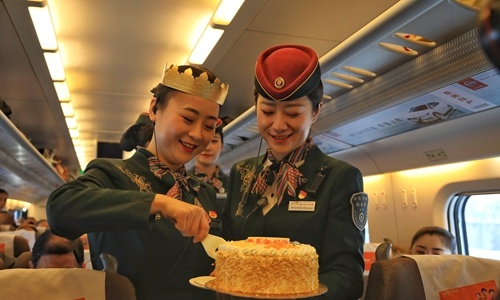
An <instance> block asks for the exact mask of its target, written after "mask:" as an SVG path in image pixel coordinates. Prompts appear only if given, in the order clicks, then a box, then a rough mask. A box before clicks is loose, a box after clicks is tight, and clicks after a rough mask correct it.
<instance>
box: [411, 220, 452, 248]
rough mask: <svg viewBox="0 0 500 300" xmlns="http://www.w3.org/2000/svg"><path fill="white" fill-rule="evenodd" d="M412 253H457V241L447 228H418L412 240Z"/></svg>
mask: <svg viewBox="0 0 500 300" xmlns="http://www.w3.org/2000/svg"><path fill="white" fill-rule="evenodd" d="M408 252H409V253H410V254H414V255H418V254H432V255H446V254H457V241H456V239H455V237H454V236H453V235H452V234H451V233H450V232H449V231H448V230H446V229H444V228H441V227H438V226H427V227H423V228H421V229H420V230H418V231H417V232H416V233H415V235H414V236H413V238H412V240H411V246H410V249H409V251H408Z"/></svg>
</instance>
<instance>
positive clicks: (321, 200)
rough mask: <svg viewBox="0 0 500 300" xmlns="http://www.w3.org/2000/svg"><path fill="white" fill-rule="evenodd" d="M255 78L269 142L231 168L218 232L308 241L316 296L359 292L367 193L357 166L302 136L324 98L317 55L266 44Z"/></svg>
mask: <svg viewBox="0 0 500 300" xmlns="http://www.w3.org/2000/svg"><path fill="white" fill-rule="evenodd" d="M254 83H255V89H256V94H255V100H256V112H257V126H258V130H259V133H260V135H261V136H262V137H263V138H264V140H265V141H266V142H267V145H268V146H269V148H268V149H267V151H266V153H265V154H264V155H262V156H259V157H256V158H250V159H246V160H243V161H241V162H239V163H236V164H235V165H234V166H233V167H232V168H231V173H230V179H229V187H228V193H227V202H226V207H225V209H224V216H223V230H224V237H225V238H226V240H241V239H246V238H247V237H249V236H269V237H288V238H290V241H297V242H300V243H304V244H310V245H312V246H314V247H315V248H316V251H317V253H318V255H319V264H320V265H319V282H320V283H322V284H325V285H326V286H327V287H328V292H327V293H326V294H324V295H322V296H321V299H336V300H355V299H359V298H360V297H361V294H362V293H363V269H364V260H363V246H364V241H365V225H366V218H367V202H368V197H367V195H366V194H365V193H363V177H362V175H361V172H360V171H359V170H358V169H357V168H355V167H353V166H352V165H350V164H347V163H346V162H343V161H340V160H336V159H334V158H332V157H329V156H327V155H325V154H324V153H323V152H321V150H320V149H319V148H318V147H317V146H316V145H315V144H314V142H313V140H312V138H310V136H309V135H310V131H311V126H312V124H313V123H314V122H315V121H316V120H317V118H318V116H319V113H320V111H321V107H322V105H323V84H322V82H321V71H320V66H319V62H318V57H317V55H316V53H315V52H314V50H312V49H311V48H309V47H305V46H300V45H282V46H275V47H272V48H269V49H267V50H265V51H264V52H263V53H261V55H260V56H259V58H258V60H257V63H256V69H255V80H254ZM339 113H341V112H339ZM304 208H305V209H304ZM215 275H216V276H217V274H215Z"/></svg>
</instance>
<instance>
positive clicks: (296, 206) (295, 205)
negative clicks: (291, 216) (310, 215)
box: [288, 201, 316, 211]
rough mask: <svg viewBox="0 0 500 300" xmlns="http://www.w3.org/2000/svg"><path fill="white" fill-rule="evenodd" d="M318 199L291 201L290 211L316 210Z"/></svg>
mask: <svg viewBox="0 0 500 300" xmlns="http://www.w3.org/2000/svg"><path fill="white" fill-rule="evenodd" d="M315 207H316V201H290V202H288V211H314V209H315Z"/></svg>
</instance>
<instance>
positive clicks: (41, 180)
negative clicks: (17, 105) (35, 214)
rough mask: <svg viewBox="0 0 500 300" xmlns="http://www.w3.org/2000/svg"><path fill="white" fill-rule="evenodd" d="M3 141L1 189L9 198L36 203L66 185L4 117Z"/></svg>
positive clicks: (0, 148) (0, 115)
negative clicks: (63, 184)
mask: <svg viewBox="0 0 500 300" xmlns="http://www.w3.org/2000/svg"><path fill="white" fill-rule="evenodd" d="M0 140H1V141H2V142H1V143H0V187H1V188H2V189H4V190H6V191H7V192H8V193H9V198H13V199H19V200H24V201H28V202H32V203H36V202H39V201H41V200H44V199H46V198H47V197H48V195H49V194H50V193H51V192H52V191H53V190H54V188H56V187H58V186H60V185H61V184H62V183H63V182H64V180H63V179H62V178H61V176H59V174H58V173H57V171H56V170H55V169H54V167H52V165H51V164H49V163H48V161H47V160H46V159H45V158H44V157H43V156H42V155H41V154H40V152H39V151H38V150H37V149H36V148H35V147H34V146H33V145H32V144H31V142H30V141H28V140H27V139H26V137H25V136H24V134H23V133H22V132H21V131H19V129H17V127H16V126H14V124H12V122H11V121H10V120H9V119H8V118H7V117H6V116H5V115H4V114H3V113H0Z"/></svg>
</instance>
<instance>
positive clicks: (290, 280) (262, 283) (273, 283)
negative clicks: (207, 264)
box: [210, 238, 319, 295]
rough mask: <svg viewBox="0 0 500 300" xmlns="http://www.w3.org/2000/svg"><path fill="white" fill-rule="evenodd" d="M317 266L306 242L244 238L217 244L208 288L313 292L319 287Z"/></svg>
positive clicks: (270, 293) (253, 291)
mask: <svg viewBox="0 0 500 300" xmlns="http://www.w3.org/2000/svg"><path fill="white" fill-rule="evenodd" d="M318 268H319V265H318V255H317V254H316V249H315V248H314V247H312V246H310V245H306V244H300V243H297V242H290V241H289V240H288V239H282V238H248V239H247V240H242V241H232V242H227V243H224V244H222V245H220V246H219V248H218V251H217V259H216V261H215V279H214V280H212V281H211V282H210V287H211V288H214V289H215V290H217V291H219V292H222V293H224V292H227V293H235V292H236V293H248V294H265V295H282V294H302V293H313V292H316V291H317V290H318V286H319V280H318Z"/></svg>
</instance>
